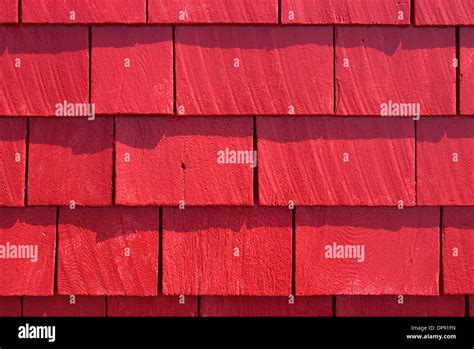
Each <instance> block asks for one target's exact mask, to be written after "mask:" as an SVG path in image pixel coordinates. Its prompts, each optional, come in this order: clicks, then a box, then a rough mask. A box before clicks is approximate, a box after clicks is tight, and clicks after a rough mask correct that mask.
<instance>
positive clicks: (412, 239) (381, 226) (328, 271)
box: [296, 207, 440, 295]
mask: <svg viewBox="0 0 474 349" xmlns="http://www.w3.org/2000/svg"><path fill="white" fill-rule="evenodd" d="M439 219H440V217H439V208H418V207H417V208H406V209H404V210H398V209H396V208H364V207H357V208H350V207H327V208H323V207H304V208H298V209H297V211H296V294H297V295H384V294H404V295H438V294H439V255H440V247H439V240H440V231H439ZM334 244H336V245H338V246H343V248H344V249H345V248H346V247H345V246H356V248H359V247H360V251H362V250H361V249H362V247H363V248H364V252H363V253H364V254H363V255H362V254H357V255H356V254H353V255H352V257H351V256H350V255H349V254H348V253H344V254H343V255H339V254H336V253H332V256H331V255H328V254H327V248H328V246H329V247H330V248H331V249H332V247H333V246H334ZM357 246H359V247H357ZM337 253H339V252H337ZM354 256H357V258H355V257H354ZM361 256H362V258H359V257H361ZM330 257H332V258H330Z"/></svg>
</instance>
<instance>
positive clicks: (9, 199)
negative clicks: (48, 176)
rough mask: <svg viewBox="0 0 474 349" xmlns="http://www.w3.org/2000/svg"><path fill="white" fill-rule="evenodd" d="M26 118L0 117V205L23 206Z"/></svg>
mask: <svg viewBox="0 0 474 349" xmlns="http://www.w3.org/2000/svg"><path fill="white" fill-rule="evenodd" d="M25 167H26V119H23V120H21V119H9V118H8V119H0V206H23V205H24V199H25Z"/></svg>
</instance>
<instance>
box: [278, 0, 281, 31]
mask: <svg viewBox="0 0 474 349" xmlns="http://www.w3.org/2000/svg"><path fill="white" fill-rule="evenodd" d="M278 25H281V0H278Z"/></svg>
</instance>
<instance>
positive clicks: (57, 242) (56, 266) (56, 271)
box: [53, 206, 60, 295]
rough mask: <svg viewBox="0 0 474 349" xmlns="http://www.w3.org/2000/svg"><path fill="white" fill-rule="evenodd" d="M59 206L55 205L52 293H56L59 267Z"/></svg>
mask: <svg viewBox="0 0 474 349" xmlns="http://www.w3.org/2000/svg"><path fill="white" fill-rule="evenodd" d="M59 211H60V210H59V206H56V246H55V247H56V248H55V251H56V253H55V255H54V285H53V289H54V294H55V295H56V294H58V269H59Z"/></svg>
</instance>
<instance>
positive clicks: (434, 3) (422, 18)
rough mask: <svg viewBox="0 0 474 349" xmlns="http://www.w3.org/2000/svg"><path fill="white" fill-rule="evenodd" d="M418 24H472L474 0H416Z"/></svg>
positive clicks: (473, 19)
mask: <svg viewBox="0 0 474 349" xmlns="http://www.w3.org/2000/svg"><path fill="white" fill-rule="evenodd" d="M415 23H416V24H417V25H472V24H474V0H449V1H447V0H415Z"/></svg>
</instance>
